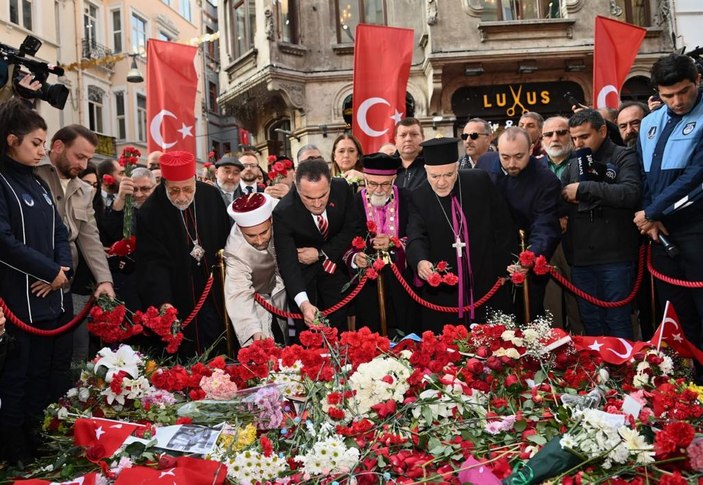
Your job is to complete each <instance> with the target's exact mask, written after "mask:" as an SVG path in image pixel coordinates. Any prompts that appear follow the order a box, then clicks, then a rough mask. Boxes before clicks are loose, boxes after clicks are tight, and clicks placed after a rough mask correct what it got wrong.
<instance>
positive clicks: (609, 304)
mask: <svg viewBox="0 0 703 485" xmlns="http://www.w3.org/2000/svg"><path fill="white" fill-rule="evenodd" d="M645 249H646V247H645V245H644V244H643V245H642V246H640V253H639V259H638V262H637V277H636V278H635V285H634V286H633V287H632V291H631V292H630V294H629V295H627V297H626V298H624V299H623V300H618V301H605V300H600V299H598V298H596V297H594V296H591V295H589V294H588V293H586V292H585V291H583V290H581V289H579V288H576V287H575V286H574V285H573V284H572V283H571V282H570V281H569V280H567V279H566V278H564V276H562V274H561V273H559V272H558V271H557V270H556V269H555V268H553V267H550V268H549V274H551V275H552V278H554V279H555V280H556V282H557V283H559V284H560V285H561V286H563V287H564V288H565V289H567V290H568V291H570V292H571V293H573V294H574V295H576V296H578V297H579V298H583V299H584V300H586V301H587V302H588V303H590V304H592V305H596V306H599V307H602V308H619V307H622V306H625V305H627V304H629V303H631V302H632V300H634V299H635V296H637V292H638V291H640V286H641V285H642V279H643V277H644V254H645Z"/></svg>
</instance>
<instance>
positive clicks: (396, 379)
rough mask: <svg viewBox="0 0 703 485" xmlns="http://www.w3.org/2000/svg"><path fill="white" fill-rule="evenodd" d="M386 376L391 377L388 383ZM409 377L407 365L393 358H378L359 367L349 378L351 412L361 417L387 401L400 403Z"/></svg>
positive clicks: (407, 385) (407, 387)
mask: <svg viewBox="0 0 703 485" xmlns="http://www.w3.org/2000/svg"><path fill="white" fill-rule="evenodd" d="M386 376H390V377H391V379H392V381H391V382H390V383H389V382H386V381H385V380H384V378H385V377H386ZM409 377H410V366H409V364H408V363H406V362H402V361H400V360H398V359H396V358H393V357H385V356H380V357H376V358H375V359H373V360H372V361H371V362H366V363H364V364H361V365H359V367H358V368H357V369H356V372H355V373H354V374H352V375H351V377H350V378H349V387H350V389H351V390H352V391H354V397H353V398H352V402H351V409H352V411H353V412H355V413H358V414H360V415H363V414H366V413H368V412H369V411H370V410H371V406H374V405H376V404H379V403H382V402H385V401H387V400H389V399H393V400H394V401H397V402H401V401H402V400H403V398H404V396H405V393H406V392H407V391H408V389H410V385H409V384H408V378H409Z"/></svg>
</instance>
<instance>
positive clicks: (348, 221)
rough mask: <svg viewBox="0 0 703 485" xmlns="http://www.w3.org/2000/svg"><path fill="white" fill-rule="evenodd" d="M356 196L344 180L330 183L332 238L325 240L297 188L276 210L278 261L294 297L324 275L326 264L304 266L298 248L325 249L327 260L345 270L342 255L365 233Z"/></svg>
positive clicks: (330, 235) (274, 212) (329, 219)
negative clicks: (357, 207)
mask: <svg viewBox="0 0 703 485" xmlns="http://www.w3.org/2000/svg"><path fill="white" fill-rule="evenodd" d="M353 203H354V193H353V192H352V189H351V187H350V186H349V184H348V183H347V182H346V181H345V180H343V179H336V178H333V179H332V180H331V181H330V197H329V201H328V202H327V220H328V223H329V226H328V227H329V230H328V231H329V236H328V238H327V240H326V241H325V240H324V239H323V238H322V234H320V230H319V229H318V227H317V225H316V224H315V220H314V219H313V217H312V215H311V214H310V211H308V210H307V209H306V208H305V206H304V205H303V202H302V201H301V200H300V195H299V194H298V191H297V190H296V188H295V186H294V187H292V188H291V190H290V192H288V194H287V195H286V196H285V197H283V198H282V199H281V201H280V202H279V203H278V205H277V206H276V208H275V209H274V211H273V227H274V232H273V237H274V244H275V246H276V259H277V260H278V267H279V269H280V271H281V275H282V276H283V281H284V282H285V285H286V290H287V291H288V295H290V297H291V298H293V297H295V295H297V294H298V293H300V292H303V291H306V287H307V286H308V284H310V283H311V282H312V281H313V280H314V279H315V278H317V276H318V275H320V274H321V273H323V274H324V270H323V269H322V261H317V262H315V263H312V264H308V265H303V264H301V263H299V262H298V252H297V249H298V248H306V247H312V248H317V249H322V251H324V253H325V254H326V255H327V257H328V258H329V259H330V260H331V261H332V262H334V263H335V264H336V265H337V271H343V269H342V268H341V266H342V264H343V261H342V256H343V255H344V252H345V251H346V250H347V249H348V248H349V245H350V244H351V240H352V239H353V238H354V236H357V235H359V234H362V230H363V226H362V221H361V220H360V219H359V217H358V213H357V211H355V210H354V209H353Z"/></svg>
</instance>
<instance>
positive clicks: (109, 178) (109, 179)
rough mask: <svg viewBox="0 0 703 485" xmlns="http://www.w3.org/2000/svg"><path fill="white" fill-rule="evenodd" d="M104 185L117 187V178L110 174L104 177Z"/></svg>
mask: <svg viewBox="0 0 703 485" xmlns="http://www.w3.org/2000/svg"><path fill="white" fill-rule="evenodd" d="M103 184H105V185H115V177H113V176H112V175H110V174H105V175H103Z"/></svg>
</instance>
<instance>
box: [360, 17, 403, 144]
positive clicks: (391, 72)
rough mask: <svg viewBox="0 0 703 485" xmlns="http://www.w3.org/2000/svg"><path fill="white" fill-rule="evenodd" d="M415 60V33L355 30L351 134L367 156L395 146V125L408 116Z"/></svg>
mask: <svg viewBox="0 0 703 485" xmlns="http://www.w3.org/2000/svg"><path fill="white" fill-rule="evenodd" d="M412 57H413V30H412V29H398V28H395V27H383V26H378V25H365V24H360V25H359V26H358V27H357V28H356V42H355V43H354V95H353V99H354V108H353V117H352V133H353V134H354V136H355V137H357V138H358V139H359V141H360V142H361V146H362V148H363V149H364V153H373V152H377V151H378V149H379V148H380V147H381V145H383V144H384V143H386V142H389V141H391V142H392V141H393V130H394V128H395V125H396V124H397V123H398V122H399V121H400V120H401V119H403V118H405V117H406V116H407V114H406V113H405V91H406V89H407V85H408V77H409V76H410V64H411V63H412Z"/></svg>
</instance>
